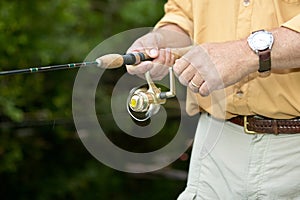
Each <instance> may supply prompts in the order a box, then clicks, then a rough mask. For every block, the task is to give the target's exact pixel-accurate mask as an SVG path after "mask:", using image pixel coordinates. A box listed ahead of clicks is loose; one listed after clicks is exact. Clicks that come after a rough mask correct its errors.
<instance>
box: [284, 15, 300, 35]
mask: <svg viewBox="0 0 300 200" xmlns="http://www.w3.org/2000/svg"><path fill="white" fill-rule="evenodd" d="M282 26H283V27H286V28H289V29H291V30H294V31H297V32H298V33H300V14H299V15H297V16H295V17H294V18H292V19H291V20H289V21H287V22H285V23H284V24H282Z"/></svg>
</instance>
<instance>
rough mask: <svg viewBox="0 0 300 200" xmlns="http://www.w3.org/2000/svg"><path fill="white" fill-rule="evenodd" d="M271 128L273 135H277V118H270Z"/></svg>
mask: <svg viewBox="0 0 300 200" xmlns="http://www.w3.org/2000/svg"><path fill="white" fill-rule="evenodd" d="M272 129H273V133H274V134H275V135H278V123H277V120H274V119H273V120H272Z"/></svg>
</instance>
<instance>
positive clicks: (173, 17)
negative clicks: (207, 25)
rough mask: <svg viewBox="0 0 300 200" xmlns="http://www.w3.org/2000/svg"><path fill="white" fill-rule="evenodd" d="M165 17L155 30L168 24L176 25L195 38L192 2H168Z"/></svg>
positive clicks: (173, 0) (174, 0) (182, 0)
mask: <svg viewBox="0 0 300 200" xmlns="http://www.w3.org/2000/svg"><path fill="white" fill-rule="evenodd" d="M164 9H165V15H164V16H163V17H162V18H161V19H160V21H159V22H158V23H157V24H156V25H155V28H159V27H162V26H164V25H167V24H176V25H178V26H179V27H180V28H182V29H183V30H184V31H185V32H186V33H188V34H189V35H190V37H192V36H193V20H192V19H193V16H192V15H193V14H192V1H190V0H168V2H167V3H166V4H165V7H164Z"/></svg>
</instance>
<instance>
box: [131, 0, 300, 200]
mask: <svg viewBox="0 0 300 200" xmlns="http://www.w3.org/2000/svg"><path fill="white" fill-rule="evenodd" d="M189 37H191V38H192V40H193V43H194V47H193V48H192V49H191V50H190V51H189V52H187V53H186V54H185V55H184V56H183V57H182V58H180V59H178V60H177V61H176V62H175V64H174V66H173V69H174V71H175V73H176V75H177V77H178V79H179V81H180V82H181V83H182V84H183V85H186V86H187V87H188V88H189V89H188V93H187V112H188V113H189V114H190V115H193V114H195V113H197V112H201V113H202V114H201V117H200V120H199V124H198V128H197V130H196V135H195V140H194V145H193V152H192V157H191V163H190V170H189V177H188V183H187V187H186V189H185V191H184V192H183V193H182V194H181V195H180V196H179V199H184V200H187V199H300V178H299V177H300V92H299V89H298V88H299V85H300V70H299V67H300V0H240V1H237V0H228V1H219V0H169V1H168V2H167V3H166V4H165V15H164V17H163V18H162V19H161V20H160V21H159V22H158V23H157V25H156V27H155V30H154V31H153V32H151V33H149V34H147V35H145V36H143V37H141V38H139V39H138V40H137V41H136V42H135V43H134V44H133V45H132V46H131V47H130V49H129V50H128V51H129V52H132V51H146V53H147V54H148V55H149V56H150V57H152V58H153V59H154V60H153V61H151V62H150V61H147V62H143V63H141V64H139V65H138V66H127V70H128V72H129V73H130V74H136V75H141V74H144V73H145V72H146V71H150V74H151V75H152V77H153V78H157V79H160V78H162V77H163V76H165V75H166V70H165V67H162V65H171V64H172V63H173V57H172V54H171V53H170V51H169V50H164V48H169V47H179V46H188V45H191V42H190V40H189V39H188V38H189ZM222 88H224V89H222ZM220 119H221V120H220Z"/></svg>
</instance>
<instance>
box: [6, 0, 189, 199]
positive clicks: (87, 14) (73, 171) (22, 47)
mask: <svg viewBox="0 0 300 200" xmlns="http://www.w3.org/2000/svg"><path fill="white" fill-rule="evenodd" d="M164 3H165V0H124V1H120V0H64V1H61V0H49V1H39V0H24V1H21V0H1V1H0V43H1V45H0V70H1V71H3V70H9V69H17V68H28V67H32V66H47V65H52V64H62V63H70V62H71V63H72V62H81V61H83V60H84V58H85V56H86V55H87V54H88V53H89V52H90V51H91V50H92V49H93V48H94V47H95V46H96V45H98V44H99V43H100V42H101V41H103V40H105V39H106V38H108V37H110V36H112V35H114V34H117V33H119V32H122V31H125V30H128V29H132V28H136V27H151V26H153V25H154V24H155V22H156V21H157V20H158V19H159V18H160V17H161V16H162V15H163V4H164ZM76 73H77V70H75V69H74V70H61V71H55V72H45V73H37V74H20V75H13V76H5V77H0V199H42V200H47V199H175V198H176V196H177V195H178V194H179V193H180V192H181V191H182V189H183V188H184V184H185V180H174V179H170V178H167V177H165V176H162V175H158V174H159V173H154V174H142V175H134V174H128V173H122V172H118V171H115V170H112V169H110V168H108V167H106V166H104V165H102V164H101V163H99V162H98V161H97V160H95V159H94V158H93V157H92V156H91V155H90V154H89V153H88V152H87V150H86V149H85V148H84V146H83V144H82V143H81V141H80V140H79V139H78V137H77V133H76V130H75V128H74V125H73V119H72V107H71V105H72V103H71V99H72V87H73V83H74V79H75V76H76ZM119 73H123V72H122V71H121V72H119ZM106 79H107V87H110V84H111V81H113V80H114V78H113V76H112V75H111V74H108V75H107V78H106ZM102 101H104V102H105V101H107V102H108V101H109V99H107V98H106V97H103V99H102ZM103 112H104V113H105V110H103ZM174 121H175V123H176V118H175V119H174ZM108 124H109V123H108ZM170 126H173V125H172V124H171V125H170ZM108 129H111V132H112V133H113V134H116V135H117V133H116V130H114V127H108ZM172 167H176V168H178V169H183V170H186V169H187V162H183V161H177V162H176V163H174V164H173V166H170V168H172ZM160 174H163V173H160Z"/></svg>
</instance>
